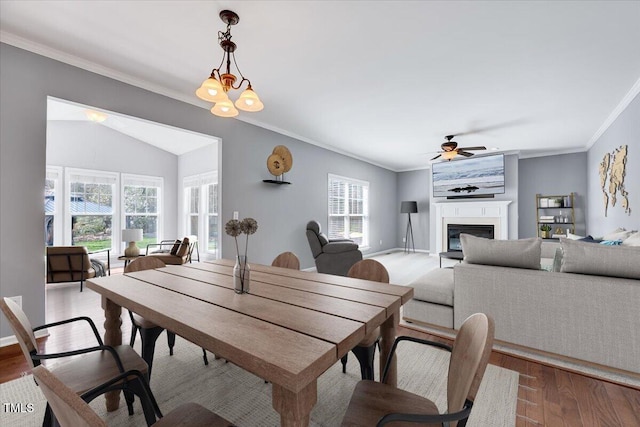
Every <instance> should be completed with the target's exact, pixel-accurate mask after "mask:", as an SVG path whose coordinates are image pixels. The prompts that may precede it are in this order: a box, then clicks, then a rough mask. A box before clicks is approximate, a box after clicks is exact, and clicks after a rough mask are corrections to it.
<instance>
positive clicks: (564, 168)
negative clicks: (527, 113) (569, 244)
mask: <svg viewBox="0 0 640 427" xmlns="http://www.w3.org/2000/svg"><path fill="white" fill-rule="evenodd" d="M518 173H519V175H520V177H519V180H518V182H519V189H518V197H519V201H520V203H519V211H520V227H519V234H520V238H527V237H536V236H537V235H538V234H537V224H536V221H537V220H536V194H542V195H549V196H553V195H562V194H569V193H572V192H573V193H575V194H574V215H575V222H576V230H575V234H579V235H582V236H584V235H586V232H585V217H586V215H585V212H586V199H587V153H586V152H583V153H573V154H562V155H558V156H545V157H535V158H530V159H521V160H520V162H519V168H518Z"/></svg>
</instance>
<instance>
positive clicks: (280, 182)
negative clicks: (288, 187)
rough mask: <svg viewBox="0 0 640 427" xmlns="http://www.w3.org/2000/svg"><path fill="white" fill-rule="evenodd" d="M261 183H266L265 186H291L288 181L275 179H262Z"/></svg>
mask: <svg viewBox="0 0 640 427" xmlns="http://www.w3.org/2000/svg"><path fill="white" fill-rule="evenodd" d="M262 182H266V183H267V184H278V185H282V184H291V183H290V182H289V181H276V180H275V179H263V180H262Z"/></svg>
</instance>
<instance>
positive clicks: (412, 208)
mask: <svg viewBox="0 0 640 427" xmlns="http://www.w3.org/2000/svg"><path fill="white" fill-rule="evenodd" d="M400 213H406V214H409V221H408V222H407V232H406V234H405V238H404V251H405V252H409V239H411V247H412V248H413V252H415V251H416V244H415V242H414V240H413V227H412V226H411V214H412V213H418V202H402V203H401V204H400Z"/></svg>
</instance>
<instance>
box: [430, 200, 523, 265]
mask: <svg viewBox="0 0 640 427" xmlns="http://www.w3.org/2000/svg"><path fill="white" fill-rule="evenodd" d="M510 203H511V201H510V200H492V201H482V202H480V201H478V202H444V203H435V208H436V209H435V211H436V215H435V231H436V232H435V243H436V250H435V253H440V252H445V251H447V249H448V244H447V241H448V240H449V236H448V235H447V226H448V225H449V224H464V225H493V227H494V228H493V238H494V239H500V240H507V239H508V238H509V237H511V238H512V239H517V238H518V234H517V233H515V232H514V233H509V204H510ZM511 234H513V235H511Z"/></svg>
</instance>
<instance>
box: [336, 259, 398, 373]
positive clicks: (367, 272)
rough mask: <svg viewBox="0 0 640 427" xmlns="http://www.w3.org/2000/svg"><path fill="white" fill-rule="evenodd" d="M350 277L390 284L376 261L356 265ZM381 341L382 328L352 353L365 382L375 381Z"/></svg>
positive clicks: (385, 270)
mask: <svg viewBox="0 0 640 427" xmlns="http://www.w3.org/2000/svg"><path fill="white" fill-rule="evenodd" d="M347 276H348V277H353V278H355V279H364V280H371V281H374V282H381V283H389V272H388V271H387V269H386V268H385V267H384V265H382V264H381V263H380V262H378V261H376V260H374V259H363V260H362V261H358V262H357V263H355V264H354V265H353V266H351V268H350V269H349V271H348V272H347ZM379 341H380V327H377V328H376V329H374V330H373V331H371V332H369V333H368V334H367V335H366V336H365V337H364V339H363V340H362V341H360V342H359V343H358V345H357V346H355V347H354V348H353V349H351V351H352V352H353V354H354V355H355V356H356V358H357V359H358V362H360V374H361V376H362V379H363V380H373V379H374V373H373V372H374V369H373V359H374V357H375V355H376V345H379V344H378V342H379ZM348 358H349V353H347V354H345V355H344V356H343V357H342V359H340V361H341V362H342V373H343V374H344V373H346V372H347V361H348Z"/></svg>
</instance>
